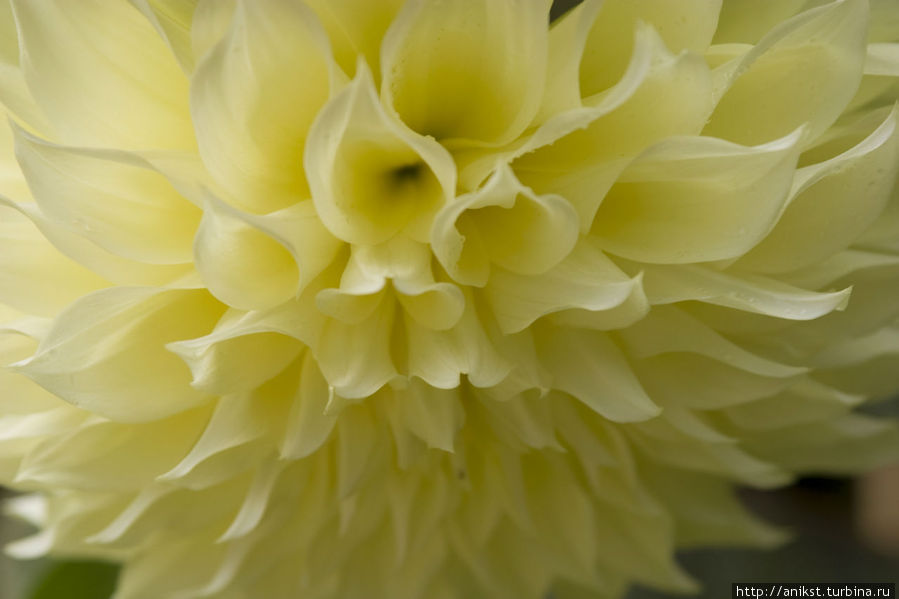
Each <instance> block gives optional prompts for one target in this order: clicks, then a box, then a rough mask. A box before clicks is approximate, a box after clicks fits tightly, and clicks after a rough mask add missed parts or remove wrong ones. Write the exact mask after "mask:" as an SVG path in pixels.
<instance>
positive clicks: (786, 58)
mask: <svg viewBox="0 0 899 599" xmlns="http://www.w3.org/2000/svg"><path fill="white" fill-rule="evenodd" d="M867 22H868V3H867V1H866V0H837V1H835V2H832V3H830V4H827V5H825V6H821V7H818V8H814V9H811V10H809V11H806V12H804V13H801V14H799V15H797V16H796V17H794V18H792V19H790V20H788V21H785V22H783V23H781V24H779V25H778V26H777V27H776V28H774V29H773V30H772V31H771V32H770V33H769V34H768V35H766V36H765V37H764V38H763V39H762V40H761V41H760V42H759V43H758V44H757V45H756V46H755V47H753V49H752V50H751V51H750V52H749V53H748V54H747V55H746V56H745V57H744V58H742V59H741V60H740V62H739V64H738V65H737V66H736V69H735V70H734V71H733V74H732V75H731V76H730V82H729V84H728V86H727V90H726V92H725V93H724V96H723V97H722V98H721V100H720V101H719V102H718V105H717V106H716V107H715V111H714V112H713V113H712V116H711V118H710V120H709V124H708V125H707V126H706V128H705V129H704V131H703V133H704V134H706V135H711V136H714V137H722V138H724V139H728V140H730V141H734V142H737V143H741V144H759V143H765V142H769V141H772V140H774V139H778V138H781V137H783V136H784V135H787V134H788V133H790V132H791V131H795V130H796V129H797V128H798V127H800V126H801V125H803V124H807V125H806V129H805V131H804V139H803V141H804V142H807V141H808V140H812V139H814V138H815V137H817V136H818V135H819V134H820V133H821V132H823V131H824V130H825V129H826V128H827V127H829V126H830V125H831V124H832V123H833V122H834V121H835V120H836V118H837V117H838V116H839V115H840V113H841V112H842V111H843V109H844V108H845V107H846V104H847V103H848V102H849V100H851V99H852V96H853V95H854V94H855V91H856V89H857V88H858V84H859V81H860V80H861V75H862V66H863V63H864V60H865V34H866V28H867Z"/></svg>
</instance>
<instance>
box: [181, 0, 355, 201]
mask: <svg viewBox="0 0 899 599" xmlns="http://www.w3.org/2000/svg"><path fill="white" fill-rule="evenodd" d="M339 77H340V76H339V74H338V72H337V70H336V67H335V65H334V61H333V59H332V57H331V49H330V47H329V45H328V39H327V36H326V35H325V32H324V30H323V29H322V27H321V24H320V23H319V22H318V19H317V18H316V16H315V14H314V13H313V12H312V10H311V9H309V8H308V7H306V6H305V5H304V4H303V3H302V2H300V1H299V0H284V1H281V0H263V1H241V2H238V5H237V8H236V10H235V11H234V16H233V19H232V20H231V23H230V28H229V30H228V33H227V35H226V36H225V37H224V39H222V40H221V41H220V42H218V43H217V44H216V46H215V47H214V48H213V49H212V50H211V51H210V53H209V54H208V55H207V56H206V57H205V58H204V59H203V60H202V62H201V63H200V65H199V66H198V67H197V70H196V73H195V74H194V76H193V78H192V80H191V114H192V116H193V122H194V127H195V128H196V131H197V141H198V143H199V146H200V154H201V156H202V158H203V163H204V164H205V165H206V168H207V169H208V170H209V172H210V173H211V174H212V176H213V177H214V179H215V180H216V181H217V182H218V183H219V184H220V185H221V186H222V187H223V188H224V189H225V190H226V191H227V192H229V194H230V196H231V197H230V198H229V199H230V200H231V201H233V202H234V203H235V204H236V205H237V206H239V207H241V208H243V209H245V210H247V211H249V212H253V213H265V212H271V211H273V210H277V209H280V208H284V207H286V206H289V205H290V204H293V203H295V202H298V201H300V200H303V199H307V198H308V195H309V191H308V187H307V184H306V178H305V176H304V174H303V169H302V151H303V145H304V143H305V140H306V135H307V133H308V131H309V126H310V125H311V124H312V121H313V119H314V118H315V116H316V114H317V113H318V111H319V110H320V109H321V107H322V105H323V104H324V103H325V101H326V100H327V99H328V97H329V96H330V95H331V93H332V92H333V91H334V88H335V86H336V85H337V84H338V79H339Z"/></svg>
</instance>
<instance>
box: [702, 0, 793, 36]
mask: <svg viewBox="0 0 899 599" xmlns="http://www.w3.org/2000/svg"><path fill="white" fill-rule="evenodd" d="M808 5H809V0H727V1H726V2H723V3H722V4H721V13H720V15H719V17H718V28H717V29H716V30H715V39H714V41H715V43H716V44H727V43H747V44H755V43H757V42H758V41H759V40H760V39H762V37H764V35H765V34H766V33H768V31H770V30H771V29H773V28H774V27H775V26H776V25H778V24H779V23H781V22H783V21H785V20H787V19H789V18H790V17H792V16H794V15H796V14H797V13H799V12H801V11H802V10H803V8H806V7H807V6H808Z"/></svg>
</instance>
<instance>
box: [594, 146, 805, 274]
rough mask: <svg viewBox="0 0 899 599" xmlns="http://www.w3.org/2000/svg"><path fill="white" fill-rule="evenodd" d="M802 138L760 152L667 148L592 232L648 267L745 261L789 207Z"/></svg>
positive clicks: (631, 170) (620, 187)
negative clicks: (652, 264)
mask: <svg viewBox="0 0 899 599" xmlns="http://www.w3.org/2000/svg"><path fill="white" fill-rule="evenodd" d="M798 141H799V133H798V132H797V133H794V134H793V135H790V136H788V137H786V138H784V139H781V140H778V141H776V142H773V143H770V144H766V145H763V146H756V147H743V146H737V145H734V144H731V143H728V142H725V141H723V140H718V139H713V138H705V137H696V138H673V139H669V140H666V141H664V142H661V143H660V144H658V145H657V146H654V147H652V148H650V149H649V150H647V151H646V152H644V153H643V154H642V155H641V156H639V157H638V158H637V159H636V160H635V161H634V162H633V163H631V165H630V166H629V167H628V168H627V169H625V171H624V172H623V173H622V174H621V177H620V178H619V179H618V182H617V183H616V184H615V185H614V186H613V187H612V188H611V189H610V190H609V193H608V195H607V196H606V198H605V200H604V201H603V203H602V206H600V208H599V211H598V212H597V214H596V220H595V222H594V224H593V232H594V233H595V234H596V235H597V236H598V238H599V239H600V240H601V244H602V247H603V248H604V249H605V250H606V251H608V252H611V253H614V254H617V255H620V256H624V257H626V258H629V259H633V260H640V261H642V262H656V263H684V262H704V261H711V260H719V259H724V258H732V257H735V256H739V255H741V254H743V253H745V252H746V251H748V250H749V249H751V248H752V247H753V246H754V245H755V244H756V243H758V242H759V241H760V240H761V239H762V237H764V236H765V234H767V233H768V231H769V230H770V229H771V227H772V226H773V225H774V223H775V222H776V219H777V217H778V216H779V215H780V212H781V210H782V209H783V207H784V204H785V202H786V201H787V198H788V194H789V190H790V184H791V182H792V178H793V169H794V167H795V165H796V160H797V158H798V155H799V148H798V147H797V142H798Z"/></svg>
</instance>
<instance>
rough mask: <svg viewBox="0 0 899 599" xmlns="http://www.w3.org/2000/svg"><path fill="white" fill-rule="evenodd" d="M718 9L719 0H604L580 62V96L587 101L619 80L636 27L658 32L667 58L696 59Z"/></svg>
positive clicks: (712, 29) (707, 39)
mask: <svg viewBox="0 0 899 599" xmlns="http://www.w3.org/2000/svg"><path fill="white" fill-rule="evenodd" d="M720 9H721V0H604V1H603V3H602V8H601V9H600V11H599V15H598V16H597V17H596V20H595V22H594V24H593V27H592V29H591V30H590V34H589V36H588V38H587V44H586V47H585V48H584V55H583V58H582V59H581V64H580V81H581V94H582V95H583V96H592V95H593V94H595V93H597V92H601V91H603V90H604V89H607V88H609V87H611V86H612V85H614V84H615V82H617V81H618V79H619V78H620V77H621V75H622V74H623V73H624V71H625V68H626V66H627V63H628V59H629V57H630V52H631V49H632V47H633V44H634V30H635V28H636V27H637V23H638V22H640V21H642V22H645V23H648V24H649V25H651V26H652V27H653V28H654V29H655V30H656V31H658V33H659V35H660V36H661V37H662V39H663V40H664V42H665V45H666V46H667V47H668V49H669V50H670V51H671V52H672V53H674V54H677V53H679V52H681V51H682V50H688V51H690V52H696V53H700V54H701V53H702V52H705V50H706V48H708V45H709V43H710V42H711V40H712V35H713V34H714V33H715V26H716V25H717V23H718V11H719V10H720Z"/></svg>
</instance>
